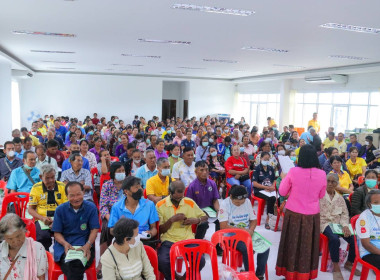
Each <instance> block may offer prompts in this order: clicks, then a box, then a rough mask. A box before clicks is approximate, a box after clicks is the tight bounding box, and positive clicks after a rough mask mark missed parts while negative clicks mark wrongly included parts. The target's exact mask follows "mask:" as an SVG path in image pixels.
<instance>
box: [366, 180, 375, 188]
mask: <svg viewBox="0 0 380 280" xmlns="http://www.w3.org/2000/svg"><path fill="white" fill-rule="evenodd" d="M376 184H377V180H374V179H367V180H365V185H366V186H367V187H368V188H370V189H372V188H374V187H375V186H376Z"/></svg>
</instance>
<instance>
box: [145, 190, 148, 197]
mask: <svg viewBox="0 0 380 280" xmlns="http://www.w3.org/2000/svg"><path fill="white" fill-rule="evenodd" d="M144 198H145V199H148V196H147V195H146V189H144Z"/></svg>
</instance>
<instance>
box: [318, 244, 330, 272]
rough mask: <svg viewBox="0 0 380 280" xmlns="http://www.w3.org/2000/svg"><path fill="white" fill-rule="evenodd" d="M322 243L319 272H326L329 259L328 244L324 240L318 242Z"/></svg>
mask: <svg viewBox="0 0 380 280" xmlns="http://www.w3.org/2000/svg"><path fill="white" fill-rule="evenodd" d="M320 242H322V244H321V246H322V248H321V249H322V258H321V271H322V272H326V271H327V260H328V258H329V244H328V243H327V241H326V240H322V239H321V240H320Z"/></svg>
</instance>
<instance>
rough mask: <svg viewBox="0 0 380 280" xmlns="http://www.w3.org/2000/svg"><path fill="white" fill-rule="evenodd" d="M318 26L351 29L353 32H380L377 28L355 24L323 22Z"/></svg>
mask: <svg viewBox="0 0 380 280" xmlns="http://www.w3.org/2000/svg"><path fill="white" fill-rule="evenodd" d="M320 27H323V28H329V29H339V30H346V31H353V32H361V33H371V34H380V29H379V28H374V27H365V26H357V25H351V24H342V23H325V24H322V25H320Z"/></svg>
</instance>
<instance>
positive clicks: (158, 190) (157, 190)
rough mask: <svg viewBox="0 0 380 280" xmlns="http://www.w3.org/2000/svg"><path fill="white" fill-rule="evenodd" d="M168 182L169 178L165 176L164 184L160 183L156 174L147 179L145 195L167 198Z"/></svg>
mask: <svg viewBox="0 0 380 280" xmlns="http://www.w3.org/2000/svg"><path fill="white" fill-rule="evenodd" d="M172 180H173V179H172ZM169 181H170V180H169V176H166V180H165V182H162V181H161V179H160V177H158V174H157V175H154V176H153V177H151V178H149V179H148V181H146V195H150V194H153V195H155V196H163V195H164V196H167V195H168V194H169V184H170V182H169Z"/></svg>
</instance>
